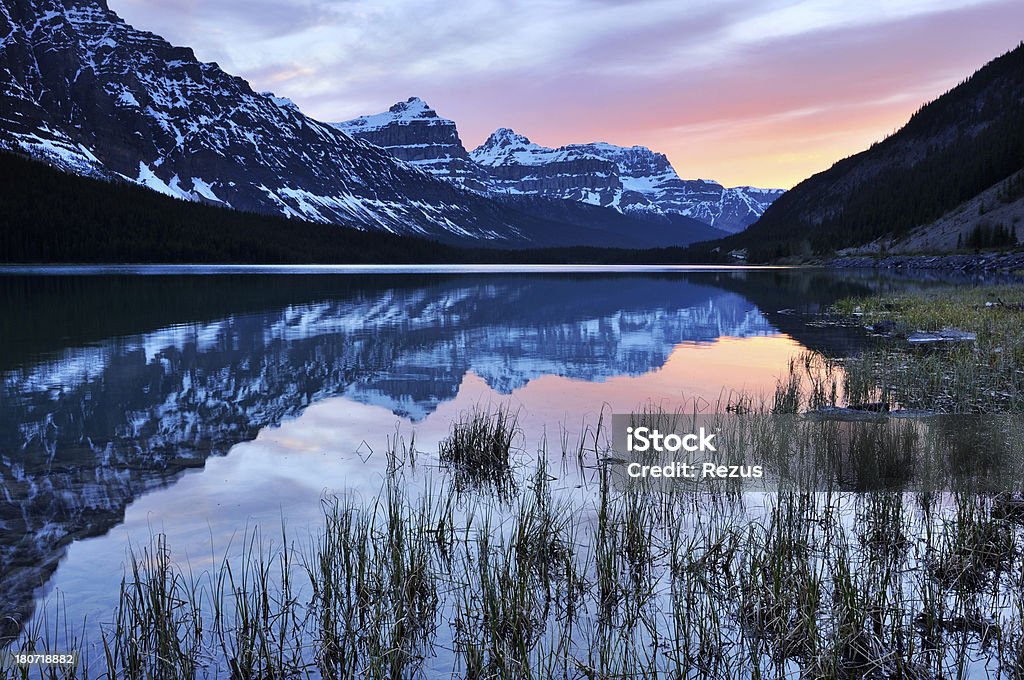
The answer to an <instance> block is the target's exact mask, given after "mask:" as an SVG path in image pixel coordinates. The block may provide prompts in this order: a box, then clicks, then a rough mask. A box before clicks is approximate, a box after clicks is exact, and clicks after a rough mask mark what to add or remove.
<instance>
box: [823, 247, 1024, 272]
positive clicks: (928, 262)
mask: <svg viewBox="0 0 1024 680" xmlns="http://www.w3.org/2000/svg"><path fill="white" fill-rule="evenodd" d="M822 264H823V266H826V267H829V268H835V269H947V270H948V269H955V270H958V271H964V272H967V271H985V272H997V271H998V272H1012V271H1016V270H1024V251H1016V252H1008V253H958V254H947V255H885V256H878V255H847V256H844V257H835V258H832V259H830V260H826V261H824V262H823V263H822Z"/></svg>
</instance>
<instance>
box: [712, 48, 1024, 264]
mask: <svg viewBox="0 0 1024 680" xmlns="http://www.w3.org/2000/svg"><path fill="white" fill-rule="evenodd" d="M1022 167H1024V43H1022V44H1021V45H1020V46H1018V47H1017V48H1016V49H1014V50H1012V51H1010V52H1008V53H1006V54H1004V55H1003V56H1001V57H999V58H997V59H994V60H993V61H991V62H989V63H988V64H987V65H985V66H984V67H983V68H981V69H980V70H979V71H977V72H976V73H975V74H974V75H973V76H971V77H970V78H969V79H967V80H966V81H964V82H963V83H961V84H960V85H959V86H957V87H955V88H954V89H952V90H950V91H949V92H947V93H946V94H944V95H942V96H941V97H939V98H938V99H936V100H935V101H933V102H931V103H929V104H927V105H925V106H924V107H922V108H921V109H920V110H919V111H918V112H917V113H915V114H914V116H913V117H912V118H911V119H910V121H909V122H908V123H907V124H906V125H905V126H904V127H903V128H902V129H900V130H899V131H898V132H896V133H894V134H893V135H891V136H890V137H888V138H887V139H885V140H884V141H882V142H879V143H877V144H875V145H873V146H872V147H871V148H870V149H868V150H866V151H863V152H861V153H859V154H857V155H855V156H851V157H849V158H846V159H844V160H841V161H839V162H838V163H836V164H835V165H833V166H832V167H831V168H830V169H828V170H826V171H824V172H821V173H819V174H817V175H814V176H813V177H810V178H809V179H807V180H804V181H803V182H801V183H800V184H798V185H797V186H796V187H794V188H793V189H792V190H790V191H788V192H786V193H785V194H783V195H782V196H781V197H780V198H779V199H778V200H777V201H775V202H774V203H773V204H772V205H771V207H769V208H768V210H767V211H766V212H765V214H764V215H763V216H762V217H761V219H760V220H758V221H757V222H756V223H755V224H754V225H752V226H751V227H750V228H748V229H747V230H746V231H745V232H743V233H741V234H738V235H736V236H734V237H730V238H728V239H725V240H724V241H722V242H721V243H718V244H715V245H716V246H720V247H721V249H722V250H729V249H732V248H748V249H749V251H750V256H751V259H753V260H764V259H771V258H774V257H780V256H786V255H790V254H795V253H799V252H801V251H803V252H807V251H808V250H813V251H814V252H817V253H829V252H831V251H833V250H835V249H839V248H843V247H848V246H856V245H862V244H865V243H867V242H870V241H872V240H874V239H877V238H879V237H883V236H884V237H893V236H899V235H902V234H905V233H906V232H908V231H909V230H911V229H913V228H914V227H916V226H918V225H922V224H926V223H928V222H931V221H933V220H936V219H938V218H939V217H941V216H943V215H944V214H946V213H947V212H949V211H950V210H952V209H954V208H955V207H956V206H958V205H960V204H961V203H963V202H964V201H967V200H969V199H971V198H972V197H974V196H976V195H977V194H979V193H980V192H982V191H984V190H985V189H988V188H989V187H991V186H992V185H994V184H996V183H997V182H999V181H1001V180H1003V179H1005V178H1007V177H1009V176H1010V175H1011V174H1013V173H1014V172H1016V171H1017V170H1020V169H1021V168H1022Z"/></svg>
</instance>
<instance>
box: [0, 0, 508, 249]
mask: <svg viewBox="0 0 1024 680" xmlns="http://www.w3.org/2000/svg"><path fill="white" fill-rule="evenodd" d="M0 83H2V85H3V87H2V88H0V147H4V148H8V149H13V150H19V151H23V152H27V153H29V154H31V155H33V156H36V157H39V158H42V159H45V160H47V161H48V162H50V163H51V164H53V165H55V166H58V167H60V168H62V169H65V170H68V171H71V172H75V173H79V174H88V175H94V176H99V177H104V178H109V179H119V178H123V179H127V180H129V181H132V182H137V183H139V184H143V185H145V186H147V187H149V188H151V189H154V190H156V191H160V192H163V193H166V194H170V195H172V196H176V197H179V198H183V199H187V200H195V201H205V202H209V203H214V204H220V205H224V206H229V207H232V208H236V209H241V210H249V211H255V212H262V213H272V214H273V213H278V214H283V215H286V216H290V217H299V218H303V219H307V220H311V221H316V222H324V223H338V224H345V225H351V226H356V227H359V228H363V229H383V230H386V231H390V232H394V233H412V234H421V235H427V236H432V237H438V238H443V239H449V240H453V239H459V238H462V239H466V238H472V239H483V240H498V241H511V242H517V241H518V242H522V241H523V240H524V239H523V236H522V233H521V231H520V229H519V226H520V225H518V224H517V223H516V220H515V217H514V216H512V217H510V216H508V215H507V214H506V213H507V211H503V209H502V207H501V206H500V205H497V204H495V203H493V202H491V201H486V200H484V199H483V198H482V197H480V196H478V195H475V194H471V193H468V192H465V191H461V190H459V189H458V188H457V187H454V186H453V185H452V184H450V183H448V182H443V181H439V180H438V179H436V178H435V177H433V176H431V175H430V174H428V173H425V172H421V171H419V170H417V169H416V168H414V167H410V166H409V165H406V164H404V163H398V162H395V160H394V158H393V156H391V155H390V154H388V153H387V152H385V151H383V150H381V149H380V148H378V147H377V146H374V145H372V144H369V143H366V142H363V141H359V140H354V139H352V138H351V137H350V136H348V135H347V134H345V133H344V132H342V131H341V130H339V129H337V128H335V127H332V126H330V125H327V124H324V123H320V122H318V121H316V120H313V119H311V118H309V117H307V116H305V115H303V114H302V112H301V111H299V109H298V108H297V107H296V106H295V105H294V104H292V103H291V102H290V101H288V100H285V99H282V98H277V97H273V96H272V95H267V94H259V93H256V92H253V91H252V90H251V89H250V87H249V85H248V84H247V83H246V82H245V81H244V80H242V79H241V78H238V77H235V76H232V75H230V74H228V73H225V72H224V71H223V70H221V69H220V67H219V66H217V64H214V63H202V62H200V61H198V60H196V58H195V56H194V54H193V53H192V51H191V50H190V49H188V48H184V47H174V46H172V45H170V44H169V43H167V42H166V41H164V40H163V39H162V38H160V37H158V36H156V35H153V34H152V33H146V32H143V31H138V30H136V29H134V28H132V27H131V26H129V25H128V24H126V23H125V22H124V21H122V20H121V19H120V18H119V17H118V16H117V15H116V14H114V13H113V12H111V11H110V10H109V9H108V8H107V7H106V5H105V3H104V2H103V0H5V1H4V3H3V4H2V5H0Z"/></svg>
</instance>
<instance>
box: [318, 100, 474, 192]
mask: <svg viewBox="0 0 1024 680" xmlns="http://www.w3.org/2000/svg"><path fill="white" fill-rule="evenodd" d="M334 127H336V128H338V129H339V130H342V131H343V132H346V133H348V134H349V135H351V136H352V137H356V138H359V139H364V140H366V141H368V142H370V143H371V144H375V145H377V146H379V147H381V148H383V149H386V150H387V151H388V153H390V154H391V155H393V156H395V157H396V158H399V159H400V160H403V161H405V162H406V163H409V164H410V165H413V166H416V167H418V168H420V169H421V170H426V171H427V172H429V173H431V174H432V175H434V176H436V177H441V178H443V179H446V180H449V181H451V182H454V183H456V184H459V185H461V186H464V187H466V188H468V189H472V190H474V191H479V192H486V190H487V177H486V173H485V172H483V170H482V169H481V168H480V166H478V165H477V164H476V163H474V162H473V161H472V160H471V159H470V158H469V153H468V152H467V151H466V148H465V147H464V146H463V145H462V140H461V139H459V132H458V130H457V129H456V127H455V122H454V121H452V120H448V119H447V118H442V117H440V116H439V115H437V112H436V111H434V110H433V109H432V108H430V107H429V106H427V103H426V102H424V101H423V100H422V99H420V98H419V97H410V98H409V99H408V100H407V101H404V102H398V103H397V104H395V105H394V106H392V107H391V108H390V109H389V110H388V111H387V112H386V113H380V114H377V115H374V116H361V117H359V118H356V119H354V120H350V121H346V122H344V123H335V124H334Z"/></svg>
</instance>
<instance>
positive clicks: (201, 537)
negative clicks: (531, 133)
mask: <svg viewBox="0 0 1024 680" xmlns="http://www.w3.org/2000/svg"><path fill="white" fill-rule="evenodd" d="M926 285H929V284H928V283H927V282H922V281H910V280H904V279H898V278H895V277H892V276H886V275H881V274H878V273H858V272H829V271H822V270H796V269H770V270H755V269H714V268H655V269H649V270H644V269H639V268H626V267H623V268H615V269H608V268H604V269H596V268H590V267H579V268H572V267H562V268H545V267H527V268H506V269H502V268H497V269H488V268H460V269H451V268H448V269H446V270H444V271H441V270H439V269H434V270H431V269H429V268H373V267H364V268H349V269H346V268H298V269H295V268H291V269H289V268H270V267H265V268H248V269H246V268H197V269H193V270H188V269H187V268H176V267H156V268H108V269H87V270H79V269H69V268H63V269H57V270H55V269H40V270H33V269H31V268H20V269H8V270H5V271H3V272H0V378H2V385H3V389H2V393H0V491H2V493H0V619H2V620H3V621H4V623H3V624H0V631H2V632H3V634H5V635H7V636H12V635H16V634H17V633H18V631H19V629H20V626H21V625H22V624H26V623H30V622H31V621H32V620H33V616H35V617H36V620H37V621H38V620H40V619H39V617H40V616H41V615H42V614H41V613H45V612H47V611H51V610H52V607H53V606H54V605H55V604H56V603H59V604H60V606H61V608H62V612H63V613H62V616H66V617H67V620H68V621H70V622H72V625H73V626H75V627H77V629H78V631H81V630H82V626H81V624H80V623H78V622H81V621H87V622H89V623H87V624H86V625H85V630H86V631H87V632H88V630H89V629H90V627H95V626H98V625H99V624H100V623H103V622H106V621H108V620H109V619H110V616H111V614H110V612H111V608H112V606H113V604H114V603H115V602H116V601H117V598H118V591H119V586H120V582H121V579H122V576H123V573H124V566H125V564H126V555H127V550H128V549H129V547H130V546H133V545H134V546H142V545H146V544H148V542H149V540H150V538H151V537H152V536H153V535H154V534H163V535H165V536H166V537H167V544H168V545H169V546H171V550H172V551H173V555H174V558H175V560H176V562H178V563H180V564H187V565H188V567H189V568H190V569H192V570H194V571H196V572H201V571H202V570H203V569H205V568H208V567H209V566H210V565H211V564H212V563H213V562H214V561H216V560H217V559H218V558H219V555H221V554H222V553H224V552H225V551H226V550H228V547H229V546H230V545H232V541H235V542H237V541H238V540H239V537H240V536H242V535H244V533H245V532H246V530H247V529H251V528H252V527H254V526H262V527H269V528H270V529H271V530H273V531H279V530H280V527H281V526H282V524H285V525H286V526H287V530H288V533H289V535H290V536H292V537H295V538H296V540H299V541H301V540H302V537H303V536H305V535H308V534H309V533H310V532H312V531H315V530H317V529H318V528H319V527H320V525H321V524H322V522H323V509H322V499H323V498H324V497H326V496H331V495H355V496H362V497H371V496H374V495H375V494H377V493H378V492H379V490H380V488H381V484H382V480H383V479H384V476H385V474H386V468H387V464H388V462H387V459H386V456H385V455H384V451H385V449H386V448H387V447H388V445H389V442H390V441H392V440H394V438H395V437H396V436H398V437H403V438H411V437H413V436H414V437H415V447H416V450H417V452H418V453H417V456H418V460H417V464H418V465H419V466H421V467H422V468H423V469H427V470H429V469H431V468H432V467H434V468H436V467H437V463H436V459H437V443H438V442H439V441H440V440H441V439H442V438H443V437H445V435H446V434H447V433H448V432H449V429H450V427H451V423H452V421H453V420H455V419H457V418H458V417H459V415H460V414H462V413H465V412H467V411H468V410H471V409H472V408H473V407H474V406H478V405H484V406H487V407H490V406H492V405H509V406H510V407H511V408H513V409H514V410H516V411H517V412H518V417H519V425H520V426H521V427H522V430H523V434H524V440H525V441H524V443H523V448H524V449H525V450H527V451H530V450H536V447H537V446H538V445H539V442H540V441H541V440H542V439H544V438H545V437H546V438H547V439H548V440H551V441H558V440H561V439H564V438H570V439H573V438H578V437H579V434H580V433H579V429H580V428H581V427H582V425H581V424H582V423H584V422H595V421H596V420H597V419H598V418H600V417H601V416H602V414H604V415H605V416H606V417H607V416H608V415H610V414H611V413H627V412H630V411H633V410H636V409H638V408H642V407H643V406H644V405H645V404H656V405H658V406H659V407H665V408H675V407H677V406H683V405H686V404H691V403H693V402H694V400H698V401H703V402H704V403H708V404H714V403H716V402H718V401H719V400H722V399H727V398H728V395H730V394H731V393H735V392H739V391H745V392H750V393H755V394H756V393H770V392H771V391H772V390H773V389H774V388H775V386H776V381H777V379H778V378H779V377H780V376H781V375H782V374H783V373H784V372H785V370H786V367H787V365H788V362H789V361H790V359H791V358H793V357H795V356H798V355H799V354H800V353H801V352H803V351H805V350H814V351H815V352H819V353H822V354H824V355H826V356H849V355H851V354H855V353H856V352H858V351H859V350H860V349H861V348H863V347H865V346H867V344H868V343H870V342H871V341H872V339H871V338H869V337H867V334H866V333H865V332H864V331H863V330H862V329H858V328H854V327H841V326H836V325H831V324H826V323H822V319H821V317H820V316H819V314H820V312H822V310H824V309H825V308H826V307H827V306H828V305H829V304H830V303H832V302H834V301H835V300H837V299H840V298H843V297H848V296H852V295H867V294H872V293H875V292H878V291H888V290H893V289H900V288H903V287H907V286H926ZM396 433H397V434H396ZM556 476H557V475H556ZM552 484H553V486H555V487H560V486H561V487H566V488H570V487H575V486H577V485H578V484H579V480H578V479H576V478H574V477H573V475H571V474H567V475H565V476H563V477H561V478H557V479H555V480H554V481H553V482H552ZM273 531H271V532H270V533H273ZM51 616H52V614H51ZM50 624H51V625H52V620H51V621H50ZM95 637H98V635H97V636H95ZM92 641H93V642H95V639H94V638H92Z"/></svg>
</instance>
